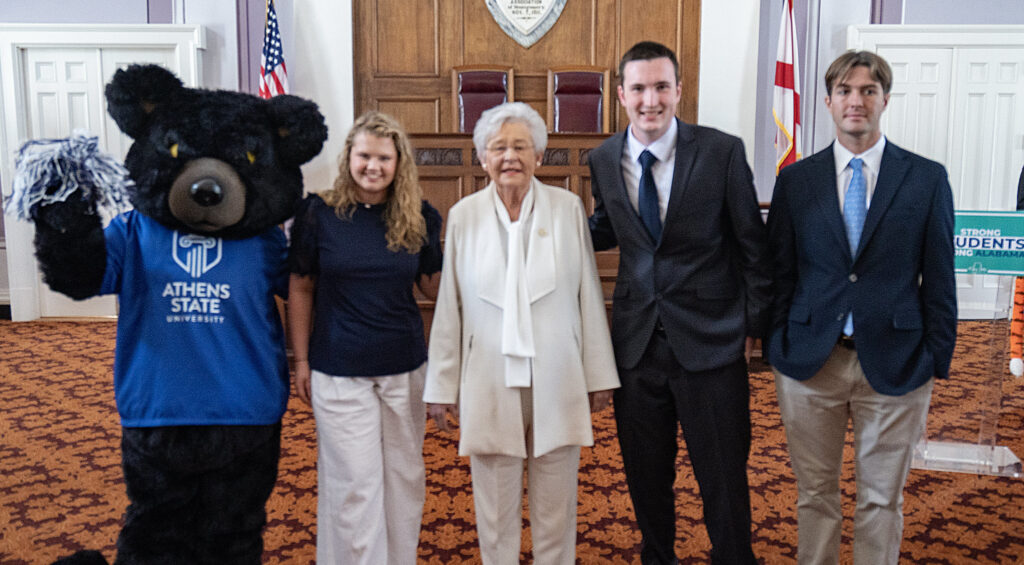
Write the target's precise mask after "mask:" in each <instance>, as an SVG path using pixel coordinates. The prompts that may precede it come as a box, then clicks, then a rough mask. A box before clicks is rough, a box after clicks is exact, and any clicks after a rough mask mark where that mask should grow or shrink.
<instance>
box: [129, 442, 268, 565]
mask: <svg viewBox="0 0 1024 565" xmlns="http://www.w3.org/2000/svg"><path fill="white" fill-rule="evenodd" d="M280 448H281V424H280V423H278V424H274V425H270V426H171V427H157V428H122V437H121V451H122V453H121V456H122V466H123V467H124V478H125V485H126V487H127V490H128V498H129V500H130V504H129V506H128V509H127V510H126V511H125V517H124V519H125V524H124V527H123V528H122V530H121V534H120V536H119V537H118V540H117V561H116V563H117V564H118V565H129V564H146V565H163V564H167V565H181V564H184V563H189V564H215V563H216V564H224V565H229V564H230V565H242V564H251V565H258V564H259V563H260V560H261V556H262V553H263V538H262V534H263V526H264V524H265V523H266V510H265V508H264V506H265V504H266V502H267V498H269V497H270V493H271V491H272V490H273V488H274V483H275V482H276V481H277V462H278V459H279V457H280V450H281V449H280Z"/></svg>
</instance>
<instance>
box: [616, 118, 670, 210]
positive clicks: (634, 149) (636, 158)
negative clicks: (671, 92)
mask: <svg viewBox="0 0 1024 565" xmlns="http://www.w3.org/2000/svg"><path fill="white" fill-rule="evenodd" d="M678 132H679V125H678V124H677V123H676V120H675V119H673V120H672V123H671V125H670V126H669V128H668V131H666V132H665V135H663V136H661V137H659V138H658V139H656V140H655V141H654V143H652V144H650V145H648V146H646V147H645V146H644V144H643V143H640V140H638V139H637V138H636V137H635V136H634V135H633V127H632V126H630V127H629V128H628V129H627V130H626V143H625V145H623V148H622V161H621V163H622V181H623V182H625V183H626V193H627V195H628V196H629V202H630V204H632V205H633V209H634V210H636V211H637V213H638V214H639V213H640V204H639V202H640V174H641V173H642V172H643V167H641V166H640V154H641V153H643V152H644V149H646V150H648V151H650V152H651V153H653V154H654V156H655V157H657V158H658V160H657V162H655V163H654V165H652V166H651V174H653V175H654V185H655V186H656V187H657V188H658V215H659V216H660V217H661V223H662V225H664V224H665V212H666V211H667V210H668V197H669V195H671V194H672V174H673V172H674V171H675V166H676V138H677V137H678V135H679V134H678Z"/></svg>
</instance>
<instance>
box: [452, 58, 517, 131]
mask: <svg viewBox="0 0 1024 565" xmlns="http://www.w3.org/2000/svg"><path fill="white" fill-rule="evenodd" d="M513 100H515V89H514V83H513V73H512V68H511V67H497V66H494V65H462V66H458V67H452V101H453V103H454V106H453V110H454V111H453V116H454V118H455V124H454V129H455V131H457V132H466V133H472V131H473V127H474V126H476V121H477V120H478V119H480V114H482V113H483V111H484V110H487V109H489V108H493V107H495V106H497V105H499V104H503V103H505V102H512V101H513Z"/></svg>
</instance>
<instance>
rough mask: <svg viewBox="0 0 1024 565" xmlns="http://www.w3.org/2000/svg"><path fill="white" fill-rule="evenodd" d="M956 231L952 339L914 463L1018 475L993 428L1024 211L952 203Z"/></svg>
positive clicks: (1021, 257) (1023, 247)
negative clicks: (945, 375)
mask: <svg viewBox="0 0 1024 565" xmlns="http://www.w3.org/2000/svg"><path fill="white" fill-rule="evenodd" d="M954 233H955V235H954V248H955V253H956V271H957V300H958V305H957V306H958V310H959V316H960V321H959V323H958V329H957V346H956V351H955V353H954V356H953V365H952V367H951V370H950V378H949V380H948V381H938V382H936V384H935V391H934V392H933V393H932V405H931V408H930V410H929V413H928V429H927V431H926V434H925V439H923V440H921V442H920V443H919V444H918V445H917V449H916V450H915V453H914V461H913V464H912V466H913V468H915V469H928V470H936V471H956V472H964V473H975V474H981V475H997V476H1004V477H1022V476H1024V473H1022V469H1021V460H1020V458H1018V457H1017V455H1016V454H1014V453H1013V451H1011V450H1010V449H1009V448H1008V447H1006V446H1001V445H998V440H999V433H998V432H999V416H1000V411H1001V409H1002V404H1003V388H1004V387H1003V384H1004V381H1005V380H1007V379H1013V378H1017V377H1013V376H1012V375H1011V374H1010V371H1009V360H1010V356H1009V349H1008V347H1007V344H1008V342H1009V337H1010V321H1011V317H1012V316H1013V287H1014V279H1015V277H1016V276H1018V275H1019V276H1024V212H989V211H958V212H957V213H956V228H955V230H954ZM1017 315H1020V314H1019V313H1018V314H1017Z"/></svg>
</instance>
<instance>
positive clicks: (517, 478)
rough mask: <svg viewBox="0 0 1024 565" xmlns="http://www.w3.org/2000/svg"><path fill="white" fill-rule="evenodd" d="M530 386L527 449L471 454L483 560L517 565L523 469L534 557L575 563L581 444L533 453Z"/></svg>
mask: <svg viewBox="0 0 1024 565" xmlns="http://www.w3.org/2000/svg"><path fill="white" fill-rule="evenodd" d="M531 394H532V392H531V391H530V389H523V423H524V425H525V426H526V430H527V432H526V437H527V439H526V443H527V448H526V452H527V453H529V454H530V455H529V456H528V457H527V458H526V459H525V460H524V459H522V458H521V457H511V456H508V455H472V456H470V458H469V462H470V473H471V477H472V480H473V504H474V506H475V510H476V531H477V536H478V537H479V539H480V557H481V559H482V561H483V563H484V565H518V564H519V549H520V544H521V541H520V540H521V537H522V525H523V522H522V513H523V509H522V506H523V504H522V501H523V470H524V467H525V470H526V474H527V494H528V504H529V511H530V512H529V516H530V533H531V537H532V539H533V562H534V563H536V564H537V565H573V564H574V563H575V562H576V485H577V481H578V478H579V467H580V447H579V446H578V445H569V446H564V447H560V448H557V449H555V450H553V451H551V452H548V453H545V454H544V455H541V456H540V457H534V456H533V455H532V454H533V445H532V444H533V430H532V429H531V422H532V419H533V418H532V403H531V402H530V398H531V397H530V395H531Z"/></svg>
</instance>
